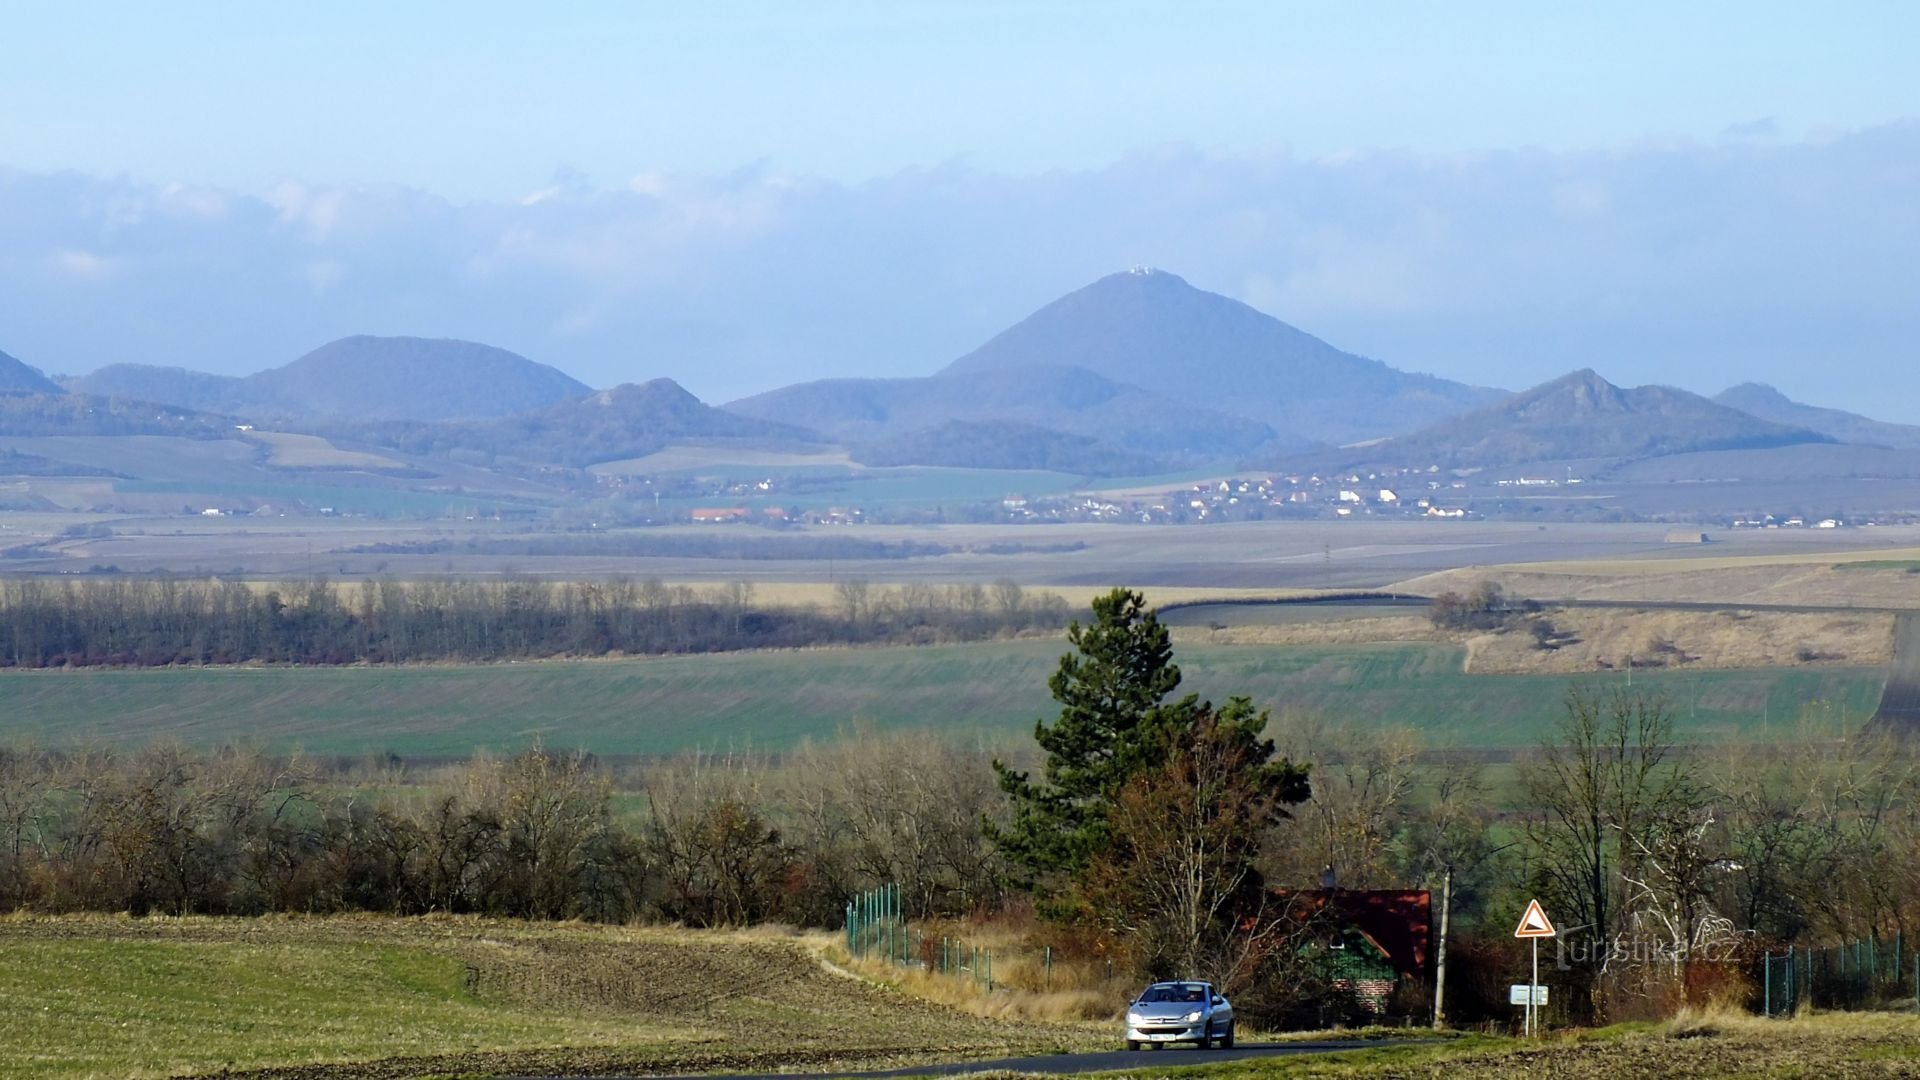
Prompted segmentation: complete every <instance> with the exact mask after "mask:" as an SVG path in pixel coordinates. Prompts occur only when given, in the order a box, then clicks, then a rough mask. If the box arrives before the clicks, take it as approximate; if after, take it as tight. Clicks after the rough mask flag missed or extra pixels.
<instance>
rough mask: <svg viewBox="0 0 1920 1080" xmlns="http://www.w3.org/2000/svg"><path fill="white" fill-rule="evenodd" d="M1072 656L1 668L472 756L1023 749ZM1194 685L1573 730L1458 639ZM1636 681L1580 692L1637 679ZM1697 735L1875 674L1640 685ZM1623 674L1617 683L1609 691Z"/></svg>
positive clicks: (108, 723)
mask: <svg viewBox="0 0 1920 1080" xmlns="http://www.w3.org/2000/svg"><path fill="white" fill-rule="evenodd" d="M1064 647H1065V644H1064V642H1063V641H1060V640H1054V639H1049V640H1025V641H1007V642H989V643H984V644H970V645H942V646H927V647H919V648H913V647H895V648H873V649H819V650H800V651H786V652H758V653H731V654H718V655H704V656H677V657H658V658H647V659H633V660H598V661H556V662H543V663H524V664H491V665H447V666H422V667H389V668H379V667H354V668H285V667H282V668H223V669H172V670H148V671H78V672H66V671H55V672H9V673H5V674H0V740H8V739H26V740H30V741H33V742H36V743H39V744H41V745H63V744H72V743H77V742H82V741H103V742H116V743H144V742H147V741H151V740H154V739H159V738H177V739H180V740H183V741H185V742H188V743H190V744H197V745H214V744H220V743H225V742H231V741H235V740H244V741H253V742H258V743H263V744H265V745H267V746H270V747H280V748H293V747H299V748H304V749H306V750H308V751H311V752H315V753H326V754H364V753H370V752H377V751H391V752H393V753H397V754H400V755H403V756H436V757H445V756H466V755H467V754H469V753H471V752H472V751H473V750H474V749H476V748H479V747H486V748H490V749H495V750H513V749H517V748H520V747H523V746H525V745H527V744H528V743H530V742H531V741H533V740H534V739H536V738H538V739H543V740H544V741H545V742H546V743H547V744H548V745H549V746H555V747H564V748H572V747H580V748H585V749H588V750H591V751H594V752H596V753H601V754H622V755H624V754H663V753H673V752H677V751H683V750H688V749H693V748H701V747H704V748H710V749H755V750H781V749H785V748H788V747H791V746H793V745H795V744H796V743H798V742H800V741H801V740H803V739H807V738H831V737H833V736H835V735H837V734H840V733H844V732H846V731H848V730H849V729H851V728H854V727H856V726H858V727H861V728H865V729H871V730H876V731H885V730H889V729H902V728H931V729H935V730H940V731H945V732H950V733H953V734H956V735H961V736H964V737H969V738H984V739H991V740H1000V739H1019V738H1022V737H1024V736H1025V735H1026V733H1028V732H1029V731H1030V730H1031V726H1032V723H1033V721H1034V720H1035V719H1037V718H1040V717H1042V716H1046V715H1049V714H1050V713H1051V712H1052V711H1053V710H1052V704H1051V702H1050V701H1049V700H1048V697H1047V691H1046V679H1047V676H1048V674H1049V673H1050V672H1051V671H1052V669H1053V665H1054V662H1055V660H1056V658H1057V657H1058V656H1059V655H1060V653H1061V652H1062V651H1063V650H1064ZM1176 660H1177V661H1178V662H1179V663H1180V665H1181V666H1182V668H1183V670H1184V671H1185V673H1186V676H1187V683H1186V685H1187V688H1188V689H1191V690H1195V691H1198V692H1200V693H1202V694H1205V695H1208V696H1210V697H1213V698H1215V699H1219V698H1222V697H1225V696H1226V695H1228V694H1231V693H1244V694H1247V695H1249V696H1251V697H1253V698H1254V699H1255V701H1257V702H1259V703H1261V704H1264V705H1269V706H1272V707H1273V708H1275V709H1276V710H1281V709H1303V710H1313V711H1319V712H1322V713H1324V714H1326V715H1329V716H1333V717H1336V718H1340V719H1343V720H1346V721H1349V722H1352V723H1355V724H1359V725H1364V726H1372V727H1412V728H1416V729H1419V730H1421V731H1422V732H1424V733H1425V734H1426V736H1427V741H1428V742H1429V743H1430V744H1433V745H1450V746H1458V747H1463V748H1472V747H1486V748H1506V747H1517V746H1531V745H1535V744H1537V743H1538V742H1539V741H1540V740H1541V739H1542V737H1543V736H1544V735H1546V734H1547V733H1548V732H1549V731H1550V730H1551V727H1552V725H1553V724H1554V722H1555V721H1556V720H1557V719H1558V718H1559V716H1560V714H1561V702H1562V701H1563V699H1564V698H1565V696H1566V691H1567V687H1568V685H1569V682H1570V680H1569V678H1568V677H1567V676H1563V675H1465V674H1462V673H1461V672H1460V653H1459V651H1458V650H1456V649H1453V648H1450V647H1446V646H1440V645H1411V644H1406V645H1369V646H1337V647H1286V648H1279V647H1272V646H1260V645H1204V646H1194V645H1183V646H1181V647H1180V649H1179V651H1178V652H1177V654H1176ZM1622 678H1623V677H1622V676H1620V675H1604V676H1600V675H1596V676H1586V677H1582V678H1581V681H1582V682H1583V683H1586V684H1589V685H1595V686H1605V685H1623V683H1622V682H1621V680H1622ZM1633 679H1634V688H1635V689H1636V690H1642V689H1644V690H1646V691H1649V692H1655V693H1660V694H1664V695H1665V696H1666V698H1667V699H1668V701H1669V702H1670V703H1671V705H1672V707H1673V710H1674V713H1675V715H1676V718H1677V727H1678V729H1679V732H1680V735H1681V737H1682V738H1683V739H1685V740H1687V741H1692V742H1716V741H1722V740H1727V739H1738V738H1764V737H1766V735H1767V733H1768V732H1770V731H1786V730H1789V729H1790V728H1791V726H1792V724H1793V722H1794V721H1795V718H1796V717H1797V716H1798V715H1799V714H1800V713H1801V712H1802V711H1803V710H1804V709H1805V708H1806V707H1807V706H1808V705H1810V704H1813V703H1823V704H1824V705H1826V706H1827V707H1829V708H1830V709H1832V710H1834V711H1835V712H1836V713H1837V714H1838V715H1839V716H1840V717H1842V718H1848V719H1851V718H1858V719H1859V720H1861V721H1864V720H1865V719H1866V718H1867V717H1868V716H1870V715H1871V714H1872V712H1873V710H1874V707H1875V705H1876V703H1877V702H1878V699H1879V694H1880V687H1881V684H1882V683H1883V681H1884V679H1885V672H1884V671H1883V670H1882V669H1879V668H1793V669H1765V670H1745V671H1651V672H1650V671H1638V672H1635V673H1634V676H1633ZM1603 680H1605V681H1603Z"/></svg>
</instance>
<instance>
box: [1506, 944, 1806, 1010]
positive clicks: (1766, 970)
mask: <svg viewBox="0 0 1920 1080" xmlns="http://www.w3.org/2000/svg"><path fill="white" fill-rule="evenodd" d="M1760 985H1761V987H1762V989H1761V991H1760V1015H1761V1016H1772V1015H1773V957H1772V956H1770V955H1768V954H1766V953H1762V954H1761V955H1760ZM1528 992H1529V993H1531V992H1532V991H1528Z"/></svg>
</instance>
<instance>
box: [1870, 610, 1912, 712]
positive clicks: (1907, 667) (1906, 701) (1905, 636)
mask: <svg viewBox="0 0 1920 1080" xmlns="http://www.w3.org/2000/svg"><path fill="white" fill-rule="evenodd" d="M1873 725H1874V726H1875V727H1877V728H1884V729H1891V730H1893V731H1899V732H1903V733H1910V732H1920V615H1902V616H1900V622H1899V627H1898V629H1896V630H1895V631H1894V635H1893V674H1892V675H1889V676H1888V677H1887V686H1886V689H1884V690H1882V691H1881V692H1880V708H1879V709H1878V710H1876V711H1875V712H1874V714H1873Z"/></svg>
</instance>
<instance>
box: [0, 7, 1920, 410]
mask: <svg viewBox="0 0 1920 1080" xmlns="http://www.w3.org/2000/svg"><path fill="white" fill-rule="evenodd" d="M551 7H562V5H552V6H551ZM1673 9H1679V10H1673ZM0 25H4V26H5V27H6V36H7V39H8V50H7V51H8V62H7V63H6V64H5V65H0V349H5V350H6V351H8V352H11V353H13V354H15V355H17V356H20V357H21V358H23V359H27V360H28V361H29V362H32V363H36V364H38V365H39V366H41V367H43V368H47V369H50V370H55V371H83V370H88V369H90V368H91V367H94V366H98V365H99V364H103V363H108V362H113V361H118V360H141V361H149V362H162V363H178V364H184V365H187V366H193V367H199V368H204V369H208V370H219V371H232V372H244V371H251V370H255V369H257V368H260V367H265V366H271V365H273V364H277V363H281V362H284V361H285V360H287V359H290V358H291V357H292V356H294V355H298V353H299V352H302V351H304V350H305V349H306V348H310V347H312V346H314V345H317V344H319V343H321V342H322V341H325V340H327V339H328V338H330V337H334V336H339V335H341V334H345V333H352V332H361V331H365V332H376V333H402V332H410V333H426V334H444V335H449V336H462V337H472V338H478V339H482V340H488V341H493V342H495V343H498V344H501V345H504V346H506V347H509V348H514V349H517V350H519V351H522V352H525V353H527V354H528V355H531V356H534V357H535V358H537V359H541V360H544V361H547V362H549V363H554V364H556V365H558V366H560V367H563V368H565V369H567V370H569V371H571V372H574V373H575V374H577V375H579V376H580V377H582V378H584V379H587V380H588V381H590V382H594V383H596V384H609V383H612V382H617V381H622V380H625V379H634V378H645V377H651V376H653V375H669V376H672V377H675V378H678V379H680V380H681V381H683V382H685V383H686V384H687V385H688V386H689V387H690V388H691V389H693V390H695V392H697V393H700V394H702V395H703V396H705V397H708V398H709V399H726V398H728V397H731V396H736V395H738V394H743V393H747V392H752V391H754V390H758V389H765V388H767V387H769V386H771V385H774V384H776V383H778V382H781V381H784V380H787V379H790V378H792V377H795V376H796V374H801V373H804V374H819V375H857V374H916V373H920V372H923V371H927V370H931V369H932V368H934V367H937V366H938V365H939V364H940V363H943V362H944V361H945V360H947V359H950V358H951V357H952V356H954V355H957V354H958V353H960V352H963V351H965V350H966V349H967V348H970V347H971V346H972V345H974V344H977V343H978V341H980V340H981V339H983V338H985V337H986V336H988V335H990V334H991V333H992V332H994V331H996V330H998V329H999V328H1001V327H1002V326H1004V325H1005V324H1006V323H1007V322H1009V321H1011V320H1012V319H1015V318H1018V317H1019V316H1021V315H1023V314H1025V313H1026V312H1027V311H1029V310H1031V309H1032V308H1034V307H1036V306H1038V305H1039V304H1040V303H1043V302H1045V301H1046V300H1047V299H1050V298H1051V297H1052V296H1054V295H1058V294H1059V293H1060V292H1063V291H1065V290H1067V289H1070V288H1073V287H1075V286H1077V285H1079V284H1084V283H1085V282H1086V281H1087V280H1090V279H1091V278H1093V277H1096V276H1098V275H1099V274H1101V273H1105V272H1107V271H1110V270H1114V269H1119V268H1121V267H1123V266H1125V265H1128V264H1131V263H1135V262H1138V263H1149V264H1153V265H1160V266H1164V267H1167V268H1169V269H1173V270H1175V271H1176V272H1180V273H1182V274H1184V275H1185V276H1186V277H1188V278H1189V279H1190V280H1192V281H1193V282H1194V283H1195V284H1198V285H1201V286H1203V287H1207V288H1212V289H1216V290H1217V291H1221V292H1224V293H1227V294H1229V295H1232V296H1235V297H1238V298H1240V299H1243V300H1247V301H1248V302H1250V303H1254V304H1255V305H1256V306H1258V307H1261V308H1263V309H1264V310H1267V311H1269V312H1271V313H1273V314H1275V315H1276V316H1279V317H1281V318H1284V319H1287V320H1288V321H1291V322H1294V323H1296V324H1297V325H1300V326H1302V327H1303V328H1305V329H1308V330H1310V331H1312V332H1315V333H1318V334H1320V335H1321V336H1323V337H1326V338H1328V339H1329V340H1331V341H1333V342H1334V343H1335V344H1338V345H1341V346H1343V347H1346V348H1349V349H1354V350H1356V351H1361V352H1366V353H1368V354H1370V355H1375V356H1379V357H1380V358H1382V359H1385V360H1387V361H1388V362H1390V363H1394V364H1396V365H1398V366H1402V367H1407V368H1413V369H1419V370H1430V371H1436V372H1438V373H1440V374H1445V375H1449V376H1451V377H1455V378H1461V379H1466V380H1469V381H1475V382H1484V383H1492V384H1498V385H1505V386H1515V387H1517V386H1523V385H1527V384H1529V383H1531V382H1534V381H1538V380H1540V379H1544V378H1548V377H1551V376H1552V375H1555V374H1558V373H1559V372H1561V371H1564V370H1566V369H1568V368H1571V367H1576V366H1586V365H1591V366H1594V367H1596V368H1599V369H1600V370H1601V371H1602V373H1603V374H1607V375H1609V376H1610V377H1613V378H1616V379H1618V380H1620V381H1623V382H1641V381H1650V380H1655V379H1657V380H1660V381H1669V382H1677V383H1679V384H1681V385H1685V386H1688V387H1689V388H1692V389H1700V390H1708V391H1711V390H1717V389H1719V388H1720V387H1721V386H1723V385H1725V384H1726V383H1728V382H1731V381H1738V379H1737V377H1739V376H1743V375H1751V376H1752V377H1757V378H1763V379H1768V380H1771V381H1775V382H1777V383H1779V384H1780V385H1782V387H1783V388H1785V389H1788V390H1789V391H1790V392H1793V393H1796V394H1798V395H1800V396H1802V397H1808V398H1813V399H1815V400H1818V401H1820V402H1821V403H1827V404H1835V405H1842V406H1848V407H1855V408H1865V409H1869V411H1875V412H1878V413H1881V414H1883V415H1891V414H1896V413H1898V414H1903V415H1900V416H1897V417H1895V418H1902V419H1912V420H1920V405H1911V404H1905V403H1904V402H1910V401H1912V400H1913V399H1914V398H1916V397H1920V394H1916V393H1914V392H1915V391H1920V380H1917V379H1916V376H1915V375H1914V374H1913V371H1914V369H1915V368H1920V364H1916V363H1915V362H1914V361H1915V359H1916V358H1915V357H1914V355H1913V353H1914V350H1913V346H1912V345H1911V343H1912V342H1913V341H1915V340H1920V325H1916V323H1917V321H1920V315H1916V314H1915V312H1914V310H1913V309H1914V307H1915V305H1914V304H1912V303H1911V301H1910V299H1909V296H1908V292H1909V290H1907V289H1906V288H1905V287H1904V286H1902V285H1901V284H1900V282H1901V281H1902V279H1904V280H1907V281H1910V280H1913V279H1915V278H1916V277H1920V265H1916V256H1915V255H1914V254H1913V252H1914V251H1915V249H1916V248H1917V247H1920V243H1916V240H1920V236H1917V235H1916V233H1917V232H1920V223H1916V220H1915V216H1916V213H1920V211H1916V208H1915V198H1916V196H1915V194H1914V192H1915V191H1916V190H1920V180H1917V179H1916V178H1920V132H1916V130H1915V128H1914V126H1913V123H1912V118H1915V117H1920V75H1916V72H1915V68H1916V65H1914V64H1912V62H1911V44H1912V42H1914V41H1916V40H1920V5H1912V4H1849V5H1843V6H1835V7H1832V8H1828V9H1825V10H1822V9H1819V8H1816V7H1815V6H1813V5H1806V6H1796V7H1789V6H1787V5H1778V6H1777V8H1776V9H1769V7H1768V6H1767V5H1755V4H1752V3H1746V4H1709V3H1697V4H1687V5H1655V4H1634V3H1628V4H1617V5H1604V6H1601V5H1595V6H1593V7H1590V8H1587V9H1585V10H1574V9H1573V6H1572V5H1542V4H1537V3H1534V4H1471V3H1469V4H1459V5H1414V4H1404V5H1402V4H1384V5H1330V4H1301V5H1294V4H1280V3H1245V4H1226V3H1184V4H1125V3H1109V4H1068V3H1059V4H1032V3H1019V4H1016V3H921V4H881V3H841V4H799V3H781V4H771V3H769V4H703V5H692V4H684V5H666V4H578V5H564V10H563V11H561V12H558V13H554V12H549V11H545V10H538V9H535V8H533V7H530V6H528V5H509V4H498V3H466V4H458V5H455V4H377V5H376V4H360V3H335V4H326V5H309V6H307V7H306V9H305V10H293V11H283V10H278V9H269V8H267V7H264V6H261V5H257V4H238V3H234V4H216V3H204V4H191V5H179V6H171V7H170V6H166V5H132V4H127V5H86V4H68V5H56V4H13V3H4V2H0ZM8 299H12V300H14V301H15V302H14V303H11V304H9V303H7V302H6V301H7V300H8ZM8 309H11V310H8ZM1835 372H1841V373H1845V374H1846V375H1850V376H1854V378H1852V379H1847V378H1842V379H1837V380H1836V379H1835V378H1834V373H1835ZM1869 380H1882V381H1881V383H1880V385H1881V386H1882V387H1884V386H1885V385H1886V382H1885V380H1893V383H1894V384H1895V385H1897V386H1898V387H1899V388H1901V389H1903V390H1904V391H1906V392H1907V393H1906V396H1905V398H1903V399H1899V400H1896V401H1893V402H1889V400H1888V395H1886V394H1885V393H1884V392H1881V391H1875V390H1870V389H1867V388H1866V387H1867V385H1868V381H1869Z"/></svg>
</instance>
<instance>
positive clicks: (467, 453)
mask: <svg viewBox="0 0 1920 1080" xmlns="http://www.w3.org/2000/svg"><path fill="white" fill-rule="evenodd" d="M330 430H331V431H333V432H334V433H337V434H341V435H344V436H347V437H350V438H352V439H354V440H356V441H362V442H369V443H374V444H377V445H382V446H390V447H393V448H395V449H399V450H403V451H406V452H408V453H415V454H425V455H432V456H439V457H465V458H470V459H473V460H480V461H486V462H492V461H494V460H496V459H503V460H510V461H518V462H523V463H527V464H556V465H571V466H576V467H585V466H587V465H593V464H597V463H599V462H603V461H619V460H623V459H625V458H633V457H644V456H646V455H647V454H651V453H653V452H655V451H657V450H661V449H663V448H665V447H666V446H667V445H668V444H669V443H671V442H673V441H674V440H676V439H706V440H711V439H740V440H756V441H760V442H765V443H770V444H795V443H805V444H812V443H816V442H818V436H816V435H815V434H814V433H813V432H811V431H808V430H806V429H804V428H799V427H795V426H793V425H789V424H780V423H775V422H772V421H767V420H756V419H753V418H751V417H746V416H737V415H734V414H733V413H729V412H724V411H722V410H720V409H716V408H714V407H712V406H711V405H707V404H704V403H702V402H701V400H700V399H699V398H697V397H694V396H693V395H692V394H690V393H688V392H687V391H686V390H684V389H682V388H681V387H680V385H679V384H678V383H676V382H674V381H673V380H672V379H654V380H653V381H652V382H647V383H641V384H637V385H635V384H628V385H625V386H617V387H614V388H613V389H611V390H601V391H599V392H597V393H592V394H590V395H589V396H587V397H583V398H580V399H578V400H573V401H565V402H562V403H560V404H558V405H553V406H549V407H547V408H544V409H537V410H534V411H532V412H527V413H521V414H519V415H517V416H508V417H502V418H499V419H494V420H474V421H466V422H459V423H438V424H370V425H358V426H335V427H334V428H332V429H330Z"/></svg>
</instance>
